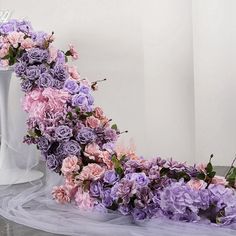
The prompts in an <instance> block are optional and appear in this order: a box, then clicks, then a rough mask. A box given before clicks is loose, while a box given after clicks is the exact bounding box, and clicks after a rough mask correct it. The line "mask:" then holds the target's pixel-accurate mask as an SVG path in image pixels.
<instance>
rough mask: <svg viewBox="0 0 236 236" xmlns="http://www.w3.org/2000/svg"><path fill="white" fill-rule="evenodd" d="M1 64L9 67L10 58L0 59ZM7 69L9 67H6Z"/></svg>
mask: <svg viewBox="0 0 236 236" xmlns="http://www.w3.org/2000/svg"><path fill="white" fill-rule="evenodd" d="M0 66H2V67H8V66H9V61H8V60H0ZM5 69H7V68H5Z"/></svg>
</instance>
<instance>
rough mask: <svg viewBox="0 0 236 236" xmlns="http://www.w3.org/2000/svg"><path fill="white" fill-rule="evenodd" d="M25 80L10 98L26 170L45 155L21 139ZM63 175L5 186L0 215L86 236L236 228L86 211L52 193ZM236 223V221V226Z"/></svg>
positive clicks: (12, 130)
mask: <svg viewBox="0 0 236 236" xmlns="http://www.w3.org/2000/svg"><path fill="white" fill-rule="evenodd" d="M18 83H19V81H18V80H17V79H16V78H15V77H14V76H13V78H12V83H11V88H10V93H11V94H14V96H10V102H9V121H8V122H9V140H7V142H8V145H9V147H11V149H12V158H13V159H14V163H15V165H16V166H18V167H21V168H24V169H25V170H26V171H28V170H30V169H32V168H35V167H37V166H38V164H39V158H38V157H39V154H38V153H37V151H36V150H35V149H32V148H30V149H29V147H28V146H27V145H24V144H22V143H21V142H20V141H19V140H21V137H23V135H24V133H25V130H26V128H25V119H26V117H25V115H24V113H23V112H22V111H21V107H20V100H21V97H22V93H21V92H20V91H19V89H18V88H19V84H18ZM61 180H62V179H60V177H59V176H58V175H56V174H54V173H51V172H47V173H45V177H44V178H43V179H41V180H37V181H34V182H32V183H27V184H19V185H11V186H0V215H1V216H3V217H5V218H7V219H9V220H12V221H15V222H17V223H20V224H23V225H26V226H29V227H33V228H36V229H40V230H44V231H47V232H51V233H55V234H56V235H60V234H62V235H76V236H77V235H80V236H84V235H86V236H88V235H91V236H105V235H112V236H116V235H117V236H118V235H119V236H120V235H125V236H149V235H150V236H151V235H160V236H177V235H182V236H189V235H191V236H195V235H198V236H199V235H201V236H210V235H214V236H229V235H235V234H236V231H235V230H233V229H229V228H222V227H217V226H213V225H209V224H208V225H206V224H203V223H200V224H199V223H198V224H196V223H180V222H174V221H169V220H166V219H165V220H164V219H153V220H150V221H144V222H139V223H134V222H133V221H132V219H131V218H130V217H128V216H122V215H120V214H119V213H114V212H110V213H101V212H100V213H99V212H90V211H87V212H84V211H81V210H79V209H78V208H76V207H75V206H74V205H72V204H67V205H61V204H58V203H56V202H55V201H54V200H53V199H52V196H51V189H52V187H53V186H54V185H58V184H60V181H61ZM232 227H235V228H236V226H233V225H232Z"/></svg>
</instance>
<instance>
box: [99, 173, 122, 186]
mask: <svg viewBox="0 0 236 236" xmlns="http://www.w3.org/2000/svg"><path fill="white" fill-rule="evenodd" d="M103 180H104V182H105V183H108V184H115V183H116V182H117V181H118V180H119V175H118V174H117V173H116V172H115V171H113V170H108V171H106V172H105V174H104V177H103Z"/></svg>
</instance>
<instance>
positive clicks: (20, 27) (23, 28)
mask: <svg viewBox="0 0 236 236" xmlns="http://www.w3.org/2000/svg"><path fill="white" fill-rule="evenodd" d="M16 27H17V31H18V32H19V31H20V32H23V33H25V34H28V35H29V34H30V33H32V31H33V28H32V25H31V23H30V22H29V21H26V20H22V21H17V22H16Z"/></svg>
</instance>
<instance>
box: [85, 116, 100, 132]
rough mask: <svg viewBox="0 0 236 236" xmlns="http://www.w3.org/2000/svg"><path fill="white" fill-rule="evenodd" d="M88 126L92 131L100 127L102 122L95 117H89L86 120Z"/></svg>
mask: <svg viewBox="0 0 236 236" xmlns="http://www.w3.org/2000/svg"><path fill="white" fill-rule="evenodd" d="M86 125H87V126H89V127H90V128H92V129H95V128H97V127H99V125H100V121H99V119H97V118H95V117H94V116H89V117H88V118H87V119H86Z"/></svg>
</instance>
